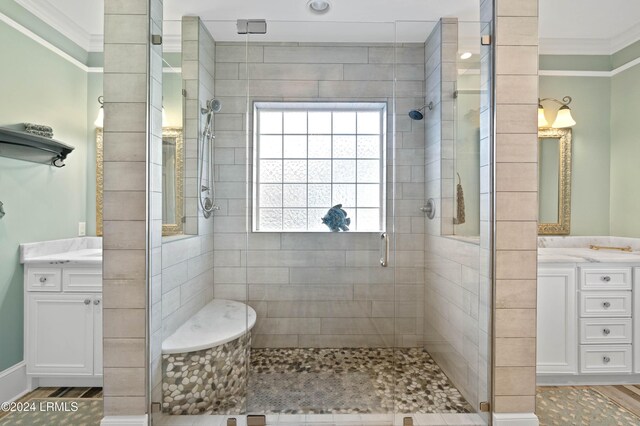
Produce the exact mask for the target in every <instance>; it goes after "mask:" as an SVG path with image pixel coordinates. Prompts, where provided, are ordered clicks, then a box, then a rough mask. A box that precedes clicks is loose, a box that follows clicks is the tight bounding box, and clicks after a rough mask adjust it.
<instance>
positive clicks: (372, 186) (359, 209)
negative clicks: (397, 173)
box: [253, 102, 387, 232]
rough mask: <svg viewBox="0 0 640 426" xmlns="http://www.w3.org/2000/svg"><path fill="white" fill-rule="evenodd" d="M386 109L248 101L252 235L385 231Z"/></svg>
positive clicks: (362, 105)
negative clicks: (344, 220)
mask: <svg viewBox="0 0 640 426" xmlns="http://www.w3.org/2000/svg"><path fill="white" fill-rule="evenodd" d="M386 121H387V109H386V103H381V102H357V103H353V102H313V103H309V102H256V103H254V145H253V146H254V150H253V151H254V152H253V159H254V162H253V231H254V232H331V231H330V229H329V228H328V227H327V226H326V225H325V224H323V223H322V218H323V217H324V216H325V215H326V214H327V211H328V210H329V209H330V208H331V207H332V206H335V205H337V204H342V209H343V210H345V211H346V212H347V217H348V218H349V219H350V220H351V223H350V224H349V225H348V227H349V232H381V231H384V230H385V204H386V203H385V200H386V198H385V191H386V173H385V170H386V162H385V153H386Z"/></svg>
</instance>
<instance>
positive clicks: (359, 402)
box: [247, 348, 473, 414]
mask: <svg viewBox="0 0 640 426" xmlns="http://www.w3.org/2000/svg"><path fill="white" fill-rule="evenodd" d="M247 409H248V412H250V413H266V414H274V413H287V414H325V413H327V414H352V413H389V412H394V411H395V412H398V413H469V412H472V411H473V410H472V408H471V406H470V405H469V404H468V403H467V401H466V400H465V399H464V397H463V396H462V395H461V394H460V392H459V391H458V390H457V389H456V388H455V387H454V386H453V384H452V383H451V382H450V381H449V379H448V378H447V376H446V375H445V374H444V373H443V372H442V370H441V369H440V367H438V365H437V364H436V363H435V362H434V361H433V359H432V358H431V357H430V356H429V354H428V353H427V352H426V351H424V350H422V349H418V348H411V349H395V350H394V349H386V348H384V349H378V348H371V349H368V348H356V349H252V350H251V367H250V376H249V394H248V395H247Z"/></svg>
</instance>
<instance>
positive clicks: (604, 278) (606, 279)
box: [602, 275, 611, 283]
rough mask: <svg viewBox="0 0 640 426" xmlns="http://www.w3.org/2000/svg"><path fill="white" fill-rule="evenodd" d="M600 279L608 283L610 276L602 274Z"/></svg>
mask: <svg viewBox="0 0 640 426" xmlns="http://www.w3.org/2000/svg"><path fill="white" fill-rule="evenodd" d="M602 281H604V282H606V283H608V282H609V281H611V277H610V276H609V275H604V276H603V277H602Z"/></svg>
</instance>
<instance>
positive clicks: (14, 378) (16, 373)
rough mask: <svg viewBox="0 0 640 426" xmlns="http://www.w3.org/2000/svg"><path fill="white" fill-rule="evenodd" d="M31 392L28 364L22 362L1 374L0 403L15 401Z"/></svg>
mask: <svg viewBox="0 0 640 426" xmlns="http://www.w3.org/2000/svg"><path fill="white" fill-rule="evenodd" d="M27 392H29V384H28V381H27V364H26V362H24V361H22V362H19V363H17V364H16V365H14V366H13V367H9V368H7V369H6V370H4V371H2V372H0V402H9V401H14V400H16V399H18V398H20V397H21V396H22V395H24V394H26V393H27Z"/></svg>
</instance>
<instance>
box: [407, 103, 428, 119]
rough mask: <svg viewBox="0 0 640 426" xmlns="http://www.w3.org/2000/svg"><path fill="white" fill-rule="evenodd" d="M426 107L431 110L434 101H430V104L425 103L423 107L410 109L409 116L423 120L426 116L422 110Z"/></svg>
mask: <svg viewBox="0 0 640 426" xmlns="http://www.w3.org/2000/svg"><path fill="white" fill-rule="evenodd" d="M425 108H429V111H431V110H432V109H433V102H429V103H428V104H426V105H423V106H422V107H421V108H418V109H412V110H411V111H409V117H410V118H411V119H412V120H417V121H420V120H422V119H423V118H424V114H423V113H422V112H420V111H422V110H424V109H425Z"/></svg>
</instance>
